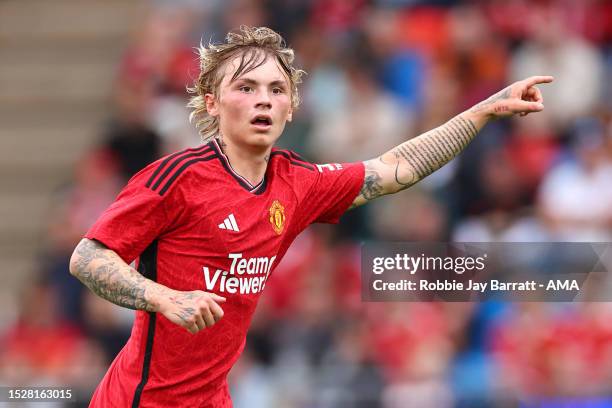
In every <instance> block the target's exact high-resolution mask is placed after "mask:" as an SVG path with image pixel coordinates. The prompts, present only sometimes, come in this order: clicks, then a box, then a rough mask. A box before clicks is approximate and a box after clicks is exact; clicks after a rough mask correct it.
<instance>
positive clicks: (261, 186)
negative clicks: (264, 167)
mask: <svg viewBox="0 0 612 408" xmlns="http://www.w3.org/2000/svg"><path fill="white" fill-rule="evenodd" d="M208 145H209V146H210V147H212V149H213V150H214V151H215V152H216V153H217V157H218V158H219V161H220V162H221V164H222V165H223V168H224V169H225V171H227V172H228V173H229V174H230V175H231V176H232V177H234V179H236V181H237V182H238V184H240V185H241V186H242V187H243V188H244V189H245V190H247V191H248V192H249V193H253V194H256V195H260V194H262V193H263V192H264V191H265V190H266V184H267V178H268V177H267V174H264V177H263V179H262V180H261V181H260V182H259V183H257V184H256V185H253V184H251V183H250V182H249V181H248V180H247V179H245V178H244V177H242V176H241V175H240V174H238V173H237V172H236V170H234V168H233V167H232V165H231V163H230V161H229V159H228V158H227V156H226V155H225V153H223V150H221V146H219V143H218V142H217V139H216V138H213V139H212V140H211V141H210V142H209V143H208ZM266 173H267V172H266Z"/></svg>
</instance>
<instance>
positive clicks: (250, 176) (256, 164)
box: [217, 138, 272, 186]
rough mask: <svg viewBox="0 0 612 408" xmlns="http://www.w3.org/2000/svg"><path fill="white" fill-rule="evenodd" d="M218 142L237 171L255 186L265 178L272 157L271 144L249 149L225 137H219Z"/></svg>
mask: <svg viewBox="0 0 612 408" xmlns="http://www.w3.org/2000/svg"><path fill="white" fill-rule="evenodd" d="M217 142H218V143H219V146H220V147H221V150H222V151H223V153H224V154H225V155H226V156H227V159H228V160H229V162H230V165H231V166H232V169H234V171H235V172H236V173H238V174H239V175H241V176H242V177H244V178H245V179H246V180H247V181H248V182H249V183H251V185H253V186H255V185H257V184H259V183H260V182H261V181H262V180H263V178H264V176H265V174H266V168H267V167H268V160H269V159H270V151H271V150H272V147H271V146H270V147H269V148H267V149H257V148H254V149H248V148H244V147H243V146H239V145H235V144H233V143H231V142H230V141H228V140H225V139H223V138H218V139H217Z"/></svg>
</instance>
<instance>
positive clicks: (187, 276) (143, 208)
mask: <svg viewBox="0 0 612 408" xmlns="http://www.w3.org/2000/svg"><path fill="white" fill-rule="evenodd" d="M363 180H364V167H363V164H362V163H353V164H325V165H317V164H311V163H308V162H306V161H305V160H303V159H302V158H300V157H299V156H298V155H296V154H295V153H293V152H290V151H285V150H278V149H273V151H272V153H271V156H270V161H269V163H268V168H267V170H266V174H265V177H264V179H263V181H262V182H261V183H259V184H258V185H255V186H253V185H251V184H249V182H248V181H247V180H245V179H244V178H242V177H241V176H240V175H238V174H237V173H236V172H235V171H233V169H232V167H231V165H230V163H229V161H228V159H227V157H226V156H225V155H224V154H223V152H222V151H221V149H220V148H219V145H218V144H217V142H216V141H214V140H213V141H211V142H210V143H208V144H206V145H203V146H200V147H198V148H194V149H187V150H183V151H181V152H177V153H175V154H172V155H170V156H167V157H165V158H162V159H160V160H158V161H156V162H155V163H153V164H151V165H149V166H148V167H146V168H145V169H143V170H142V171H140V172H139V173H138V174H136V175H135V176H134V177H133V178H132V179H131V180H130V181H129V183H128V185H127V186H126V187H125V189H124V190H123V191H122V192H121V193H120V194H119V196H118V197H117V200H116V201H115V203H114V204H112V205H111V206H110V207H109V208H108V209H107V210H106V211H105V212H104V214H102V216H101V217H100V219H99V220H98V221H97V222H96V223H95V225H94V226H93V227H92V228H91V229H90V230H89V231H88V232H87V234H86V237H87V238H89V239H95V240H98V241H100V242H102V243H103V244H104V245H106V246H107V247H108V248H110V249H112V250H114V251H115V252H117V254H119V256H121V258H122V259H123V260H124V261H126V262H128V263H130V262H132V261H133V260H135V259H136V258H137V257H138V270H139V271H140V272H141V273H142V274H143V275H144V276H146V277H148V278H150V279H152V280H155V281H157V282H159V283H160V284H162V285H165V286H167V287H170V288H172V289H177V290H182V291H191V290H203V291H207V292H214V293H217V294H219V295H221V296H224V297H226V299H227V301H226V302H225V303H223V304H221V307H222V308H223V310H224V317H223V318H222V319H221V320H220V321H219V322H218V323H217V324H215V325H214V326H213V327H211V328H207V329H204V330H202V331H200V332H199V333H197V334H195V335H193V334H190V333H189V332H187V331H186V330H185V329H183V328H182V327H180V326H178V325H176V324H174V323H171V322H170V321H169V320H167V319H166V318H165V317H164V316H163V315H161V314H157V313H148V312H144V311H137V312H136V320H135V322H134V327H133V329H132V334H131V336H130V338H129V340H128V342H127V344H126V345H125V347H124V348H123V349H122V350H121V352H120V353H119V355H118V356H117V357H116V358H115V360H114V361H113V363H112V365H111V366H110V368H109V370H108V372H107V373H106V375H105V377H104V379H103V380H102V382H101V383H100V385H99V386H98V388H97V389H96V392H95V393H94V396H93V399H92V401H91V405H90V406H92V407H127V406H133V407H136V406H140V407H168V406H181V407H182V406H189V407H230V406H231V399H230V396H229V392H228V386H227V382H226V376H227V374H228V372H229V370H230V369H231V367H232V365H233V364H234V363H235V362H236V360H237V359H238V357H239V356H240V353H241V352H242V350H243V348H244V345H245V341H246V334H247V329H248V327H249V324H250V321H251V317H252V316H253V312H254V311H255V307H256V305H257V300H258V299H259V296H260V294H261V292H262V291H263V289H264V287H265V285H266V282H267V280H268V277H269V276H270V274H271V272H272V271H273V270H274V268H275V267H276V266H277V265H278V263H279V262H280V260H281V259H282V257H283V255H284V254H285V252H286V251H287V248H288V247H289V245H290V244H291V242H293V240H294V239H295V237H296V236H297V235H298V234H299V233H300V232H301V231H303V230H304V229H305V228H306V227H307V226H308V225H310V224H312V223H314V222H327V223H335V222H338V219H339V218H340V216H341V215H342V214H343V213H344V212H345V211H346V209H347V208H348V207H349V205H350V204H351V203H352V202H353V200H354V199H355V197H356V196H357V194H358V192H359V189H360V188H361V185H362V184H363Z"/></svg>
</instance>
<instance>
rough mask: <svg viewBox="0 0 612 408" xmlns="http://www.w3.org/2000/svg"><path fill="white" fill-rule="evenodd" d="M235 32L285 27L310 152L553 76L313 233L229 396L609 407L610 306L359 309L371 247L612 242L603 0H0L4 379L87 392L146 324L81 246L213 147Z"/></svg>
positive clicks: (293, 136)
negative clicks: (225, 46)
mask: <svg viewBox="0 0 612 408" xmlns="http://www.w3.org/2000/svg"><path fill="white" fill-rule="evenodd" d="M241 24H246V25H254V26H259V25H266V26H269V27H271V28H273V29H276V30H278V31H279V32H280V33H282V34H283V36H284V37H285V38H286V40H287V42H288V44H289V45H290V46H292V47H293V48H294V49H295V51H296V54H297V58H296V62H297V65H298V66H299V67H302V68H304V69H305V70H306V71H307V72H308V75H307V76H306V77H305V82H304V84H302V86H301V95H302V99H303V103H302V105H301V107H300V109H299V111H298V113H297V115H295V116H294V122H293V123H291V124H290V125H289V126H288V128H287V129H286V131H285V133H284V135H283V137H282V139H281V142H280V143H281V146H282V147H284V148H290V149H293V150H296V151H297V152H299V153H300V154H302V155H303V156H305V157H307V158H308V159H309V160H311V161H315V162H330V161H331V162H344V161H358V160H366V159H370V158H372V157H374V156H375V155H378V154H380V153H382V152H384V151H386V150H388V149H389V148H391V147H393V146H395V145H397V144H399V143H400V142H402V141H404V140H407V139H409V138H411V137H414V136H415V135H418V134H419V133H421V132H423V131H426V130H429V129H431V128H432V127H435V126H437V125H439V124H441V123H443V122H445V121H446V120H448V119H449V118H451V117H452V116H454V115H455V114H457V113H459V112H461V111H463V110H465V109H467V108H469V107H470V106H471V105H473V104H475V103H477V102H479V101H480V100H482V99H485V98H487V97H488V96H489V95H491V94H492V93H494V92H496V91H497V90H499V89H501V88H503V87H504V86H505V85H507V84H509V83H510V82H512V81H514V80H517V79H522V78H524V77H526V76H530V75H536V74H539V75H541V74H546V75H554V76H555V78H556V79H555V82H554V84H552V85H545V86H542V91H543V94H544V97H545V102H546V111H545V112H543V113H540V114H536V115H529V116H527V117H525V118H520V119H513V120H503V121H497V122H494V123H491V124H489V125H488V126H487V127H486V128H485V130H484V131H483V132H482V133H481V135H480V136H479V137H478V138H477V139H476V140H475V141H474V142H473V143H472V144H471V145H470V146H469V147H468V148H467V149H466V151H465V152H464V153H463V154H462V155H461V156H460V157H459V158H458V159H456V160H454V161H453V162H452V163H450V164H449V165H447V166H446V167H444V168H443V169H442V170H440V171H439V172H437V173H435V174H434V175H432V176H430V177H429V178H427V179H426V180H425V181H424V182H422V183H420V184H418V185H417V186H415V187H413V188H411V189H410V190H409V191H406V192H404V193H402V194H399V195H396V196H393V197H386V198H383V199H381V200H378V202H375V203H372V204H371V205H368V206H366V207H363V208H360V209H357V210H355V211H351V212H349V213H347V214H346V215H345V217H344V218H343V220H342V223H341V224H340V225H339V226H334V227H330V226H313V227H311V228H310V229H308V230H307V231H306V232H304V233H303V234H302V235H301V236H300V237H299V238H298V240H297V241H296V242H295V243H294V245H293V247H292V249H291V250H290V251H289V252H288V254H287V256H286V257H285V259H284V260H283V262H282V263H281V265H280V266H279V267H278V269H277V270H276V272H275V274H274V277H273V279H272V280H271V281H270V282H269V284H268V285H267V287H266V293H265V294H264V295H263V297H262V300H261V302H260V305H259V308H258V312H257V315H256V317H255V319H254V322H253V326H252V329H251V331H250V335H249V338H248V345H247V348H246V351H245V353H244V355H243V356H242V357H241V359H240V361H239V363H238V365H237V366H236V367H235V368H234V369H233V370H232V372H231V375H230V377H231V388H232V395H233V398H234V403H235V406H236V407H256V408H257V407H385V408H395V407H493V406H495V407H498V406H500V407H504V406H516V404H517V403H518V402H517V401H523V404H525V405H523V406H547V407H549V406H550V407H552V406H567V407H570V406H571V407H574V406H587V405H581V404H590V405H588V406H589V407H604V406H612V400H610V399H606V397H609V396H610V395H612V304H609V303H573V304H559V303H557V304H553V303H548V304H547V303H535V304H533V303H514V304H506V303H492V302H488V303H447V304H444V303H363V302H361V297H360V284H359V266H360V265H359V261H360V246H359V245H360V243H361V242H364V241H372V240H377V241H382V240H387V241H448V240H456V241H468V242H470V241H472V242H473V241H512V242H525V241H603V242H605V241H612V239H611V238H612V48H611V46H610V40H611V39H612V3H611V2H610V1H604V0H581V1H574V0H547V1H544V0H499V1H498V0H490V1H477V0H473V1H468V0H465V1H452V0H447V1H443V0H440V1H417V0H412V1H411V0H312V1H308V0H285V1H283V0H261V1H257V0H254V1H247V0H223V1H221V0H207V1H197V0H181V1H143V0H130V1H123V0H87V1H77V0H53V1H51V0H2V1H0V157H1V159H0V169H1V170H0V186H1V190H2V193H1V194H0V266H1V268H2V269H1V270H2V273H1V274H0V383H2V384H13V385H28V384H29V385H60V386H67V385H70V386H71V387H72V388H73V389H74V390H76V393H77V395H78V396H79V397H80V398H82V399H83V400H85V401H86V400H87V398H88V397H89V396H90V395H91V393H92V392H93V389H94V387H95V386H96V385H97V383H98V381H99V380H100V379H101V377H102V376H103V374H104V372H105V370H106V368H107V367H108V365H109V364H110V361H112V359H113V357H114V356H115V355H116V353H117V352H118V351H119V350H120V348H121V347H122V345H123V344H124V342H125V340H126V338H127V336H128V335H129V331H130V328H131V322H132V318H133V312H132V311H129V310H125V309H121V308H119V307H115V306H114V305H111V304H110V303H108V302H105V301H102V300H100V299H98V298H96V297H95V296H93V295H92V294H90V293H89V292H87V291H86V290H84V287H83V286H82V285H81V284H80V283H79V282H78V281H77V280H76V279H74V278H72V277H71V276H70V275H69V273H68V260H69V257H70V254H71V252H72V249H73V248H74V246H75V245H76V243H77V242H78V241H79V240H80V238H81V236H82V235H83V234H84V232H85V231H86V230H87V228H88V227H89V226H90V225H91V224H92V223H93V222H94V221H95V220H96V218H97V217H98V215H99V214H100V213H101V212H102V211H103V210H104V209H105V208H106V207H107V206H108V205H109V204H110V203H111V202H112V201H113V200H114V198H115V196H116V194H117V193H118V191H119V190H120V188H121V187H122V186H123V185H124V184H125V182H126V181H127V179H128V178H129V177H130V176H131V175H132V174H134V173H135V172H136V171H138V170H139V169H141V168H142V167H143V166H144V165H146V164H147V163H149V162H151V161H153V160H155V159H157V158H159V157H160V156H162V155H164V154H167V153H169V152H172V151H175V150H178V149H182V148H184V147H188V146H195V145H198V144H199V143H200V140H199V137H198V135H197V133H196V132H195V130H194V128H193V126H191V125H190V124H189V122H188V113H189V112H188V110H187V109H186V108H185V104H186V103H187V100H188V99H187V94H186V91H185V88H186V86H187V85H189V84H190V83H191V82H192V81H193V79H194V78H195V77H196V75H197V71H198V62H197V56H196V55H195V53H194V49H193V47H194V46H196V45H198V44H199V43H200V41H202V42H204V43H207V42H209V41H210V40H213V41H217V42H219V41H222V40H223V38H224V34H225V33H226V32H227V31H228V30H230V29H235V28H237V27H238V26H239V25H241ZM538 400H545V401H546V403H542V405H538V403H534V402H533V401H538ZM529 404H531V405H529ZM545 404H548V405H545ZM560 404H566V405H560Z"/></svg>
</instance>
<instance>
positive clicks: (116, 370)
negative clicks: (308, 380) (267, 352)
mask: <svg viewBox="0 0 612 408" xmlns="http://www.w3.org/2000/svg"><path fill="white" fill-rule="evenodd" d="M200 59H201V73H200V76H199V78H198V80H197V82H196V84H195V87H194V88H193V89H192V90H191V91H192V92H193V93H194V94H195V96H194V97H193V98H192V100H191V103H190V106H191V107H192V108H194V111H193V114H192V117H193V118H194V119H195V120H196V124H197V126H198V128H199V129H200V132H201V133H202V135H203V137H204V139H205V141H206V144H204V145H202V146H201V147H198V148H194V149H187V150H184V151H181V152H177V153H175V154H172V155H170V156H167V157H165V158H163V159H160V160H159V161H157V162H155V163H153V164H151V165H149V166H148V167H146V168H145V169H144V170H142V171H141V172H139V173H138V174H136V175H135V176H134V177H133V178H132V179H131V180H130V182H129V183H128V185H127V186H126V187H125V189H124V190H123V191H122V192H121V194H120V195H119V196H118V198H117V200H116V202H115V203H114V204H113V205H111V206H110V207H109V208H108V209H107V210H106V212H105V213H104V214H103V215H102V216H101V217H100V219H99V220H98V221H97V222H96V224H95V225H94V226H93V227H92V228H91V229H90V230H89V231H88V232H87V234H86V236H85V238H84V239H83V240H82V241H81V242H80V243H79V245H78V246H77V248H76V249H75V251H74V254H73V256H72V259H71V263H70V271H71V273H72V274H73V275H74V276H76V277H78V278H79V279H80V280H81V281H82V282H83V283H84V284H85V285H87V286H88V287H89V288H90V289H91V290H92V291H94V292H95V293H96V294H98V295H99V296H101V297H103V298H105V299H107V300H109V301H111V302H113V303H116V304H118V305H120V306H124V307H129V308H132V309H137V310H138V312H137V314H136V321H135V322H134V327H133V330H132V335H131V337H130V339H129V340H128V342H127V344H126V346H125V347H124V348H123V350H122V351H121V352H120V353H119V355H118V356H117V358H116V359H115V361H113V363H112V365H111V367H110V368H109V370H108V373H107V374H106V376H105V377H104V379H103V380H102V382H101V384H100V385H99V386H98V388H97V390H96V392H95V394H94V396H93V399H92V401H91V406H93V407H115V406H116V407H126V406H132V407H137V406H143V407H166V406H170V405H174V406H181V407H183V406H185V407H186V406H189V407H229V406H231V399H230V396H229V393H228V387H227V383H226V376H227V373H228V371H229V370H230V368H231V367H232V365H233V364H234V363H235V362H236V360H237V359H238V357H239V355H240V353H241V351H242V349H243V347H244V344H245V339H246V333H247V329H248V327H249V323H250V320H251V317H252V315H253V312H254V311H255V306H256V304H257V301H258V299H259V296H260V294H261V292H262V291H263V289H264V287H265V285H266V283H267V280H268V278H269V277H270V274H271V273H272V272H273V270H274V268H275V267H276V266H277V265H278V263H279V262H280V260H281V259H282V257H283V255H284V254H285V252H286V251H287V248H288V247H289V245H290V244H291V242H292V241H293V240H294V239H295V237H296V236H297V235H298V234H299V233H300V232H301V231H303V230H304V229H305V228H306V227H307V226H308V225H310V224H312V223H315V222H327V223H336V222H337V221H338V219H339V217H340V216H341V215H342V213H344V212H345V211H346V210H347V209H348V208H349V207H355V206H359V205H362V204H365V203H367V202H368V201H369V200H372V199H374V198H377V197H380V196H382V195H385V194H390V193H395V192H398V191H400V190H403V189H405V188H407V187H409V186H411V185H412V184H414V183H416V182H417V181H419V180H421V179H422V178H424V177H425V176H427V175H428V174H430V173H432V172H433V171H435V170H436V169H438V168H439V167H441V166H442V165H444V164H445V163H446V162H448V161H449V160H451V159H452V158H453V157H454V156H456V155H457V154H458V153H459V152H460V151H461V150H463V148H465V146H466V145H467V144H468V143H469V142H470V141H471V140H472V139H473V138H474V136H476V133H477V132H478V131H479V130H480V129H481V128H482V127H483V126H484V125H485V124H486V123H487V121H489V120H490V119H491V118H494V117H504V116H510V115H513V114H516V113H520V114H527V113H530V112H538V111H541V110H542V109H543V105H542V102H543V101H542V96H541V94H540V91H539V90H538V89H537V88H536V87H535V85H536V84H538V83H544V82H551V81H552V78H551V77H532V78H528V79H526V80H524V81H520V82H517V83H514V84H512V85H511V86H509V87H507V88H506V89H504V90H502V91H500V92H499V93H497V94H495V95H493V96H492V97H490V98H489V99H487V100H486V101H484V102H481V103H480V104H478V105H476V106H475V107H474V108H472V109H470V110H469V111H466V112H464V113H461V114H460V115H458V116H456V117H455V118H453V119H451V120H450V121H449V122H447V123H445V124H444V125H442V126H440V127H438V128H436V129H434V130H432V131H430V132H427V133H425V134H423V135H421V136H419V137H417V138H414V139H411V140H409V141H407V142H405V143H403V144H402V145H400V146H397V147H396V148H394V149H392V150H391V151H389V152H387V153H384V154H383V155H381V156H379V157H377V158H375V159H372V160H369V161H366V162H364V163H351V164H324V165H315V164H311V163H308V162H307V161H305V160H304V159H302V158H301V157H300V156H298V155H297V154H295V153H293V152H290V151H284V150H276V149H274V148H273V146H274V143H275V142H276V140H277V139H278V138H279V137H280V135H281V133H282V131H283V128H284V127H285V123H286V122H287V121H291V118H292V115H293V111H294V110H295V109H296V108H297V106H298V103H299V98H298V93H297V84H298V83H299V82H300V77H301V74H302V71H300V70H297V69H295V68H294V67H293V66H292V62H293V51H292V50H291V49H288V48H286V47H285V46H284V43H283V40H282V38H281V37H280V36H279V35H278V34H276V33H275V32H273V31H272V30H269V29H267V28H248V27H243V28H241V30H240V32H238V33H232V34H229V35H228V37H227V40H226V43H224V44H221V45H210V46H209V47H201V48H200ZM372 137H376V135H373V136H372ZM137 258H138V259H139V260H138V267H137V269H134V268H132V267H130V266H129V263H130V262H132V261H134V260H135V259H137Z"/></svg>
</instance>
